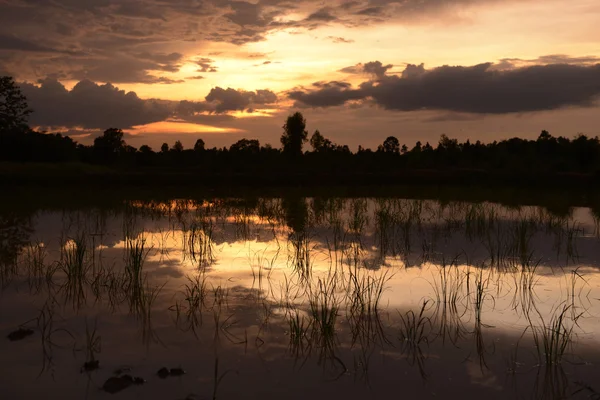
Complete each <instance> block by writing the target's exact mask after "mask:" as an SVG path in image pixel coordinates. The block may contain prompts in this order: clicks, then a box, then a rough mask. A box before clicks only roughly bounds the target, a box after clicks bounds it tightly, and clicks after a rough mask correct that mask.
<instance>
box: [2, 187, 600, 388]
mask: <svg viewBox="0 0 600 400" xmlns="http://www.w3.org/2000/svg"><path fill="white" fill-rule="evenodd" d="M2 218H3V219H2V221H3V222H2V223H3V225H2V229H3V230H2V235H3V236H2V238H3V241H2V258H1V261H2V262H1V265H2V283H3V285H2V298H3V301H2V303H1V304H0V312H1V313H2V315H3V318H2V320H1V322H0V329H1V330H2V331H3V332H6V335H8V334H10V333H11V332H17V336H19V334H18V333H19V332H24V331H26V330H32V331H33V332H34V333H33V335H26V336H23V337H22V338H21V340H19V341H12V342H10V341H8V340H6V341H4V342H3V343H2V344H1V345H0V351H1V352H2V354H7V363H8V364H7V365H11V371H9V372H7V374H5V376H3V377H2V378H0V380H1V381H2V384H3V385H2V386H3V387H6V388H7V389H6V390H7V394H9V395H10V394H12V395H13V397H14V396H17V397H27V396H33V395H40V394H43V393H47V392H48V391H49V390H50V391H52V390H59V389H61V390H62V389H64V388H65V387H67V385H69V382H71V381H73V380H74V381H75V383H74V384H73V385H72V386H68V387H69V389H68V391H67V392H66V393H67V395H66V397H69V398H71V397H72V398H80V397H81V395H82V393H87V396H88V397H91V398H95V397H99V396H100V392H95V391H94V390H91V389H90V388H94V387H97V388H101V387H102V386H103V383H104V381H107V380H108V379H109V378H110V377H111V376H112V377H113V378H114V379H113V380H112V381H111V382H112V383H114V382H119V383H126V384H125V385H124V388H123V391H130V392H132V393H133V392H137V395H139V396H142V397H143V398H162V397H164V396H165V395H167V396H168V397H170V398H174V397H175V398H194V396H200V397H207V398H208V397H212V398H217V397H223V398H227V397H233V398H239V397H240V395H241V394H242V393H243V394H244V395H247V394H248V393H251V394H252V396H251V397H255V396H258V395H260V394H261V393H262V394H263V395H264V396H266V397H268V398H272V397H276V396H277V395H283V394H285V395H286V396H290V397H292V398H294V397H298V398H303V397H305V396H307V395H312V396H315V397H317V398H323V397H328V396H330V395H331V393H334V392H335V393H344V394H346V395H348V396H350V397H351V398H355V397H358V396H367V397H378V396H379V397H383V396H384V394H385V393H389V391H390V390H397V385H402V388H403V392H404V391H405V392H406V393H407V395H408V396H409V397H410V396H415V397H428V396H431V395H434V394H438V395H443V394H445V395H447V396H452V395H454V396H458V394H460V395H462V396H464V397H475V396H482V395H486V396H492V397H495V398H544V399H548V398H568V397H577V396H580V397H581V398H586V397H590V396H591V397H593V396H594V395H595V393H596V392H595V391H594V388H593V386H592V385H593V383H594V380H593V376H595V375H597V373H598V370H597V369H596V368H595V367H594V363H596V362H597V361H598V359H600V355H599V354H598V352H597V350H596V349H597V341H598V338H597V336H596V335H595V332H597V331H598V329H599V328H600V327H599V319H598V318H597V317H598V312H597V310H596V309H597V299H598V298H600V293H599V290H600V289H599V284H600V277H599V276H598V274H597V272H598V267H599V266H600V258H599V257H598V256H599V252H600V247H599V246H598V242H599V237H598V218H597V217H596V216H595V214H594V213H593V212H591V210H589V209H582V208H574V209H570V210H569V211H568V212H563V213H561V214H560V215H557V214H554V213H551V212H549V211H548V210H547V209H544V208H538V207H533V206H527V207H512V208H507V207H504V206H501V205H498V204H492V203H477V204H475V203H466V202H449V203H439V202H435V201H426V200H403V199H395V198H390V199H388V198H378V199H366V198H355V199H343V198H310V199H306V198H302V197H299V196H290V195H288V196H287V197H283V198H281V199H279V198H258V199H253V200H244V199H223V198H218V199H213V200H210V201H206V200H204V201H201V202H196V201H192V200H185V199H184V200H172V201H170V202H142V201H134V202H127V203H125V204H123V205H121V206H120V207H118V208H114V209H111V210H101V209H86V210H72V211H62V212H53V211H45V212H40V213H38V214H36V215H34V216H30V217H28V218H14V217H6V216H3V217H2ZM14 337H16V336H14ZM40 352H41V354H42V356H41V358H40V357H39V353H40ZM123 365H127V366H131V367H130V368H131V369H132V370H133V372H132V373H133V374H135V375H128V374H126V375H123V374H117V375H115V376H113V375H114V374H113V372H112V371H114V370H116V369H121V368H122V366H123ZM163 367H165V368H167V369H166V370H167V371H171V370H174V371H179V368H181V367H185V370H186V371H187V372H188V373H187V374H171V375H174V376H173V377H170V379H167V380H164V381H162V380H161V381H156V380H155V379H153V378H155V377H156V371H158V370H159V369H161V368H163ZM36 369H37V371H35V373H34V370H36ZM40 371H41V372H40ZM81 372H83V373H81ZM47 375H50V376H52V377H53V378H52V379H51V380H48V379H45V378H44V377H45V376H47ZM175 375H177V376H175ZM83 376H85V380H84V377H83ZM123 376H126V377H127V376H131V377H132V380H129V379H128V378H123ZM169 376H170V375H169ZM36 377H39V378H38V379H37V380H36V381H35V383H33V384H26V382H27V381H26V380H27V379H30V380H32V379H35V378H36ZM133 377H143V378H145V379H146V380H147V382H146V383H144V384H140V385H132V384H131V383H132V382H135V379H134V378H133ZM171 378H173V379H171ZM415 378H416V379H415ZM273 379H275V382H278V383H277V384H275V385H274V386H273V387H271V385H270V384H267V382H273ZM107 382H108V381H107ZM140 382H141V381H140ZM348 382H353V383H352V385H348ZM448 382H451V384H450V387H448V385H449V383H448ZM299 385H300V386H299ZM208 386H210V387H211V389H210V390H208V389H207V387H208ZM265 386H268V387H269V390H267V389H266V388H265ZM293 388H295V389H294V393H292V394H291V395H290V391H291V390H292V389H293ZM300 388H301V389H300ZM394 388H395V389H394ZM9 397H10V396H9Z"/></svg>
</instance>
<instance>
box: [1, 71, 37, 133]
mask: <svg viewBox="0 0 600 400" xmlns="http://www.w3.org/2000/svg"><path fill="white" fill-rule="evenodd" d="M31 112H32V111H31V110H30V109H29V106H28V105H27V99H26V98H25V96H24V95H23V94H22V93H21V89H20V88H19V87H18V86H17V85H16V84H15V81H14V80H13V78H12V77H10V76H2V77H0V133H6V132H9V131H15V130H17V131H27V117H28V116H29V114H30V113H31Z"/></svg>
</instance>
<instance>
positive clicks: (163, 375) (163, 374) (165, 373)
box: [156, 367, 169, 379]
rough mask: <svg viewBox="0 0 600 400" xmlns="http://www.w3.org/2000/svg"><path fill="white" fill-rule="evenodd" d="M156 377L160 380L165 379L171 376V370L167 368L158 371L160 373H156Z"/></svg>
mask: <svg viewBox="0 0 600 400" xmlns="http://www.w3.org/2000/svg"><path fill="white" fill-rule="evenodd" d="M156 375H158V377H159V378H160V379H165V378H167V377H168V376H169V370H168V369H167V368H165V367H163V368H161V369H159V370H158V372H157V373H156Z"/></svg>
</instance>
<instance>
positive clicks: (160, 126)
mask: <svg viewBox="0 0 600 400" xmlns="http://www.w3.org/2000/svg"><path fill="white" fill-rule="evenodd" d="M127 131H128V132H129V133H131V134H132V135H137V134H141V133H156V132H160V133H167V134H171V133H172V134H186V133H190V134H191V133H209V134H210V133H215V134H220V133H240V132H245V130H243V129H235V128H223V127H216V126H211V125H203V124H194V123H189V122H178V121H162V122H154V123H152V124H147V125H140V126H134V127H133V128H132V129H128V130H127Z"/></svg>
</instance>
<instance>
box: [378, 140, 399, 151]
mask: <svg viewBox="0 0 600 400" xmlns="http://www.w3.org/2000/svg"><path fill="white" fill-rule="evenodd" d="M382 150H383V151H384V152H386V153H398V152H399V151H400V142H399V141H398V139H397V138H395V137H394V136H388V137H387V138H386V139H385V140H384V141H383V146H382Z"/></svg>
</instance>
